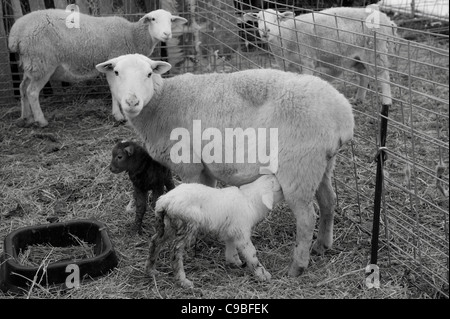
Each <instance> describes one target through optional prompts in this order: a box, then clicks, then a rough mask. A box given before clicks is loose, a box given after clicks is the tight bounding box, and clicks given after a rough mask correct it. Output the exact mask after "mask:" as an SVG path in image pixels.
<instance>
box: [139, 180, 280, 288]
mask: <svg viewBox="0 0 450 319" xmlns="http://www.w3.org/2000/svg"><path fill="white" fill-rule="evenodd" d="M282 199H283V192H282V190H281V186H280V184H279V183H278V181H277V179H276V177H275V176H274V175H263V176H262V177H260V178H258V179H257V180H255V181H254V182H253V183H250V184H246V185H242V186H241V187H240V188H237V187H227V188H222V189H217V188H212V187H208V186H205V185H202V184H181V185H179V186H178V187H176V188H175V189H173V190H172V191H170V192H168V193H167V194H165V195H163V196H161V197H160V198H159V199H158V201H157V202H156V209H155V214H156V218H157V220H158V226H157V233H156V234H155V235H153V237H152V239H151V242H150V249H149V250H150V253H149V257H148V260H147V262H146V272H147V273H148V274H150V275H151V274H153V273H154V271H155V263H156V260H157V258H158V254H159V251H160V250H161V248H162V246H163V245H164V243H165V242H166V241H167V240H170V239H172V240H173V243H172V245H171V247H172V249H171V252H172V253H173V258H172V268H173V272H174V274H175V277H176V278H177V279H178V280H179V281H180V283H181V285H182V286H183V287H185V288H192V287H193V284H192V282H191V281H190V280H188V279H187V278H186V274H185V272H184V267H183V250H184V248H185V247H186V246H187V247H189V245H190V244H191V242H192V241H193V239H195V236H196V234H197V233H198V231H199V230H203V231H207V232H213V233H215V234H217V235H218V236H219V237H220V239H221V240H223V241H225V243H226V250H225V259H226V262H227V263H230V264H233V265H236V266H242V261H241V259H240V258H239V254H238V252H239V253H240V254H241V255H242V257H244V259H245V261H246V263H247V267H248V268H249V269H250V270H251V271H252V272H253V273H254V274H255V276H256V277H257V278H258V279H259V280H269V279H270V278H271V275H270V273H269V272H268V271H267V270H266V269H265V268H264V266H263V265H262V264H261V263H260V262H259V260H258V258H257V257H256V249H255V246H253V243H252V241H251V231H252V228H253V226H254V225H256V224H257V223H259V222H260V221H262V220H263V219H264V218H265V217H266V216H267V214H268V213H269V211H270V210H271V209H272V208H273V205H275V204H276V203H278V202H279V201H281V200H282Z"/></svg>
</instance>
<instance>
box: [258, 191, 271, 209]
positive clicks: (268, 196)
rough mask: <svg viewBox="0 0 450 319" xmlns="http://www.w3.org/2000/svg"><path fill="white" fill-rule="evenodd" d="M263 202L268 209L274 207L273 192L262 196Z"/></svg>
mask: <svg viewBox="0 0 450 319" xmlns="http://www.w3.org/2000/svg"><path fill="white" fill-rule="evenodd" d="M261 199H262V202H263V204H264V205H266V207H267V208H268V209H272V208H273V192H272V191H270V192H268V193H265V194H263V195H262V196H261Z"/></svg>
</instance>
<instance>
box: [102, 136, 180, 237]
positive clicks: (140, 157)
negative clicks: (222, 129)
mask: <svg viewBox="0 0 450 319" xmlns="http://www.w3.org/2000/svg"><path fill="white" fill-rule="evenodd" d="M109 169H110V170H111V172H113V173H114V174H118V173H121V172H127V173H128V176H129V177H130V180H131V182H132V183H133V187H134V193H133V198H134V205H135V207H136V218H135V224H134V227H133V228H134V229H135V230H136V231H137V232H138V233H139V234H141V233H142V219H143V217H144V214H145V211H146V210H147V199H148V192H149V191H152V198H153V200H152V208H153V209H154V208H155V202H156V200H157V199H158V197H159V196H161V195H162V194H164V186H166V188H167V190H168V191H170V190H171V189H173V188H174V187H175V185H174V183H173V179H172V173H171V171H170V170H169V169H168V168H166V167H164V166H162V165H161V164H159V163H157V162H155V161H154V160H153V159H152V158H151V156H150V155H148V153H147V151H146V150H145V149H144V148H143V147H141V146H140V145H138V144H136V143H134V142H131V141H124V142H119V143H117V144H116V145H115V146H114V148H113V150H112V160H111V164H110V165H109ZM131 203H132V202H130V204H131ZM129 208H130V205H128V207H127V209H129Z"/></svg>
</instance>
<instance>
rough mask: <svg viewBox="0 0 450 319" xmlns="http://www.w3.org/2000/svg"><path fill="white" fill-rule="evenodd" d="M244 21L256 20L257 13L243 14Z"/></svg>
mask: <svg viewBox="0 0 450 319" xmlns="http://www.w3.org/2000/svg"><path fill="white" fill-rule="evenodd" d="M243 18H244V21H258V14H257V13H246V14H244V17H243Z"/></svg>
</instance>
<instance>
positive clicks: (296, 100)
mask: <svg viewBox="0 0 450 319" xmlns="http://www.w3.org/2000/svg"><path fill="white" fill-rule="evenodd" d="M170 68H171V65H170V64H169V63H166V62H162V61H153V60H151V59H149V58H147V57H145V56H142V55H138V54H135V55H125V56H121V57H118V58H115V59H111V60H109V61H106V62H104V63H101V64H99V65H97V69H98V70H99V71H100V72H104V73H106V78H107V80H108V83H109V85H110V88H111V91H112V94H113V95H114V96H115V98H116V99H117V100H118V101H120V102H121V104H122V108H123V112H124V114H125V116H126V117H127V119H128V121H129V122H130V124H131V125H132V126H133V127H134V129H135V131H136V133H137V134H138V135H139V136H140V138H141V140H142V141H143V142H144V143H145V146H146V148H147V151H148V153H149V154H150V155H151V156H152V157H153V158H154V159H155V160H156V161H158V162H160V163H162V164H163V165H165V166H167V167H168V168H170V169H171V170H172V171H173V172H174V173H176V174H177V175H178V176H179V177H180V178H181V179H182V181H183V182H188V183H201V184H205V185H208V186H215V185H216V180H221V181H222V182H223V183H225V184H227V185H234V186H240V185H243V184H248V183H251V182H253V181H254V180H256V179H257V178H258V176H259V175H260V174H261V173H262V171H263V170H264V169H267V166H269V169H268V170H269V171H271V172H273V174H275V176H276V177H277V179H278V181H279V183H280V185H281V187H282V189H283V195H284V198H285V200H286V203H287V204H288V205H289V207H290V208H291V210H292V212H293V213H294V215H295V217H296V219H297V239H296V241H297V242H296V245H295V248H294V256H293V262H292V265H291V267H290V270H289V274H290V275H291V276H298V275H299V274H301V273H302V272H303V270H304V269H306V267H307V266H308V263H309V254H310V248H311V242H312V236H313V232H314V226H315V219H316V218H315V212H314V206H313V200H314V196H316V198H317V200H318V203H319V208H320V221H319V232H318V236H317V240H316V242H315V243H314V245H313V250H314V251H315V252H317V253H323V252H324V250H325V249H327V248H330V247H331V245H332V242H333V214H334V205H335V193H334V191H333V188H332V184H331V176H332V173H333V169H334V163H335V156H336V154H337V152H338V151H339V149H340V148H341V146H342V145H343V144H344V143H346V142H348V141H350V140H351V139H352V137H353V127H354V119H353V114H352V107H351V105H350V103H349V102H348V100H347V99H346V98H345V97H344V96H343V95H342V94H341V93H339V92H338V91H337V90H336V89H335V88H334V87H333V86H332V85H331V84H329V83H328V82H326V81H324V80H322V79H320V78H318V77H315V76H312V75H301V74H297V73H291V72H283V71H280V70H274V69H258V70H246V71H240V72H234V73H229V74H226V73H210V74H198V75H195V74H183V75H178V76H174V77H171V78H167V79H163V78H162V77H161V74H163V73H165V72H167V71H168V70H169V69H170ZM196 120H198V121H200V122H201V126H202V127H203V128H204V129H205V131H204V132H203V134H201V132H200V135H202V137H200V138H198V137H197V138H195V135H194V133H195V132H194V130H193V129H194V128H195V127H196V126H195V123H198V122H196ZM232 129H234V132H235V133H236V132H239V131H240V132H242V131H243V130H245V131H244V132H246V133H248V134H250V133H251V132H255V131H256V130H257V131H258V143H257V144H258V145H254V144H253V143H247V146H248V147H245V142H244V141H242V140H241V143H238V142H236V143H234V142H232V144H228V143H226V142H225V143H223V142H222V140H223V138H222V133H223V132H225V133H227V132H230V130H232ZM270 129H272V130H273V131H276V132H277V134H278V135H277V139H276V140H275V142H274V143H272V142H270V143H267V142H268V140H269V138H268V136H264V134H261V135H260V134H259V132H263V131H264V130H266V131H268V130H270ZM200 131H201V130H200ZM177 132H178V133H180V132H181V136H182V138H181V140H178V139H179V135H177V134H178V133H177ZM213 133H214V134H213ZM196 134H197V133H196ZM238 135H239V134H237V135H235V137H236V140H237V139H238ZM247 136H248V135H247ZM191 137H193V140H192V141H191V140H190V138H191ZM212 137H214V138H212ZM226 137H227V136H225V139H226ZM241 137H242V135H241ZM244 137H245V134H244ZM211 139H213V140H212V141H211ZM242 139H243V138H242ZM270 139H271V140H272V133H270ZM180 144H181V145H183V147H182V148H181V149H180V148H178V147H179V146H180ZM255 144H256V143H255ZM267 144H270V146H272V147H269V148H267ZM211 145H215V147H214V148H213V149H211ZM174 146H175V147H174ZM256 146H258V152H261V149H262V150H264V151H265V150H266V149H268V150H270V156H268V157H269V158H270V159H271V161H272V159H273V162H270V163H269V165H267V161H265V159H264V160H263V159H262V158H261V157H258V160H255V161H253V160H248V159H249V157H248V156H249V155H251V153H252V151H255V148H256ZM179 150H181V153H182V155H183V154H184V155H187V156H186V157H187V160H186V161H179V160H178V159H179V158H177V157H176V155H177V154H176V153H178V151H179ZM208 150H209V151H210V152H208ZM230 150H231V152H230ZM212 151H214V154H215V155H217V156H216V158H214V160H212V161H211V160H210V158H208V157H207V156H208V155H210V153H211V152H212ZM240 151H244V152H245V158H247V160H245V159H244V160H242V161H240V160H237V159H236V160H234V154H236V158H237V157H238V152H240ZM220 154H224V155H225V159H224V158H222V156H221V155H220ZM227 154H231V155H233V160H231V161H230V160H227ZM191 155H192V156H191ZM183 157H184V156H183ZM217 157H219V158H217ZM274 163H275V164H274ZM272 164H273V165H272Z"/></svg>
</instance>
